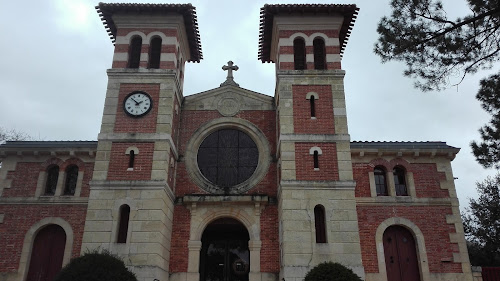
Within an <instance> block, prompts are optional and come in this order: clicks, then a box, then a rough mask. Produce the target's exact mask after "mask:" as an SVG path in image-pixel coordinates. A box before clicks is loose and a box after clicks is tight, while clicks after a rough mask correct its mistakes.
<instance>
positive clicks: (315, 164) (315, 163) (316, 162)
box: [313, 150, 319, 169]
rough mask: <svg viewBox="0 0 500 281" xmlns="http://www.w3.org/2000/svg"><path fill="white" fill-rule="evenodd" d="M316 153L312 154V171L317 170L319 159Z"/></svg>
mask: <svg viewBox="0 0 500 281" xmlns="http://www.w3.org/2000/svg"><path fill="white" fill-rule="evenodd" d="M318 154H319V153H318V151H317V150H315V151H314V153H313V159H314V169H319V159H318V158H319V157H318Z"/></svg>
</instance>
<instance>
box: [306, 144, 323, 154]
mask: <svg viewBox="0 0 500 281" xmlns="http://www.w3.org/2000/svg"><path fill="white" fill-rule="evenodd" d="M314 151H317V152H318V155H321V154H323V151H322V150H321V148H319V147H317V146H313V147H311V148H310V149H309V155H314Z"/></svg>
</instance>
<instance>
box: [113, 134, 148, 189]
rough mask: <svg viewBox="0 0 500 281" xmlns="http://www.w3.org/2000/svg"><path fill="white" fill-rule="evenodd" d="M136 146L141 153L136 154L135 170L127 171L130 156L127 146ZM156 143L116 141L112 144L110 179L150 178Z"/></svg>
mask: <svg viewBox="0 0 500 281" xmlns="http://www.w3.org/2000/svg"><path fill="white" fill-rule="evenodd" d="M131 146H135V147H137V148H138V149H139V154H137V155H136V156H135V161H134V170H133V171H127V169H128V164H129V158H130V156H129V155H127V154H125V151H126V150H127V148H129V147H131ZM153 151H154V143H152V142H115V143H113V145H112V146H111V157H110V160H109V168H108V178H107V179H108V180H150V179H151V168H152V165H153Z"/></svg>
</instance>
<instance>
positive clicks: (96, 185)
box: [90, 180, 175, 201]
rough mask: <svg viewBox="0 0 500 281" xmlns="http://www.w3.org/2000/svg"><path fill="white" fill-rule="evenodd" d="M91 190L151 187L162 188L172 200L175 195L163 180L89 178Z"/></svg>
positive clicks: (145, 188)
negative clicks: (104, 179)
mask: <svg viewBox="0 0 500 281" xmlns="http://www.w3.org/2000/svg"><path fill="white" fill-rule="evenodd" d="M90 189H91V190H151V189H155V190H157V189H163V190H165V192H166V193H167V195H168V197H169V198H170V199H171V200H172V201H174V199H175V196H174V193H173V191H172V189H171V188H170V186H169V185H168V182H167V181H165V180H159V181H154V180H149V181H148V180H144V181H101V180H91V181H90Z"/></svg>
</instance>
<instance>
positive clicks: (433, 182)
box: [352, 158, 449, 198]
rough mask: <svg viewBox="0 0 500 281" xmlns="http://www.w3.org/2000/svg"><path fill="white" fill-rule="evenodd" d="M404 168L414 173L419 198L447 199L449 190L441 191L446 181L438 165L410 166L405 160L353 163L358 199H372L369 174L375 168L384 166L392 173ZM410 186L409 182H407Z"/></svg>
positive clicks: (421, 164) (377, 160)
mask: <svg viewBox="0 0 500 281" xmlns="http://www.w3.org/2000/svg"><path fill="white" fill-rule="evenodd" d="M397 165H399V166H404V168H405V169H406V170H407V172H411V173H413V180H414V183H415V191H416V196H417V197H418V198H447V197H449V192H448V190H447V189H441V181H444V180H446V175H445V173H444V172H439V171H438V170H437V166H436V164H433V163H429V164H425V163H415V164H410V163H408V162H406V161H405V160H403V159H400V158H396V159H393V160H391V161H386V160H384V159H375V160H373V161H371V162H370V163H353V164H352V168H353V177H354V180H355V181H356V197H370V196H371V193H370V182H369V177H368V173H369V172H373V169H374V168H375V166H383V167H384V168H385V169H386V170H387V171H392V169H393V168H394V167H395V166H397ZM407 184H408V180H407Z"/></svg>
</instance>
